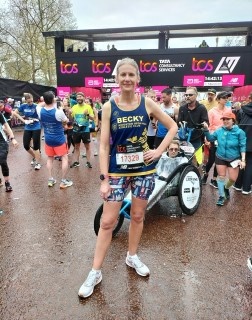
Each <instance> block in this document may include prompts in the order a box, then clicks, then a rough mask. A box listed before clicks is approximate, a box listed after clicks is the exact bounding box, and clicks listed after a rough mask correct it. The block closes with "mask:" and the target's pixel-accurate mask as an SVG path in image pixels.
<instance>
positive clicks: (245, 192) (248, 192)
mask: <svg viewBox="0 0 252 320" xmlns="http://www.w3.org/2000/svg"><path fill="white" fill-rule="evenodd" d="M250 193H252V190H250V191H243V190H242V194H250Z"/></svg>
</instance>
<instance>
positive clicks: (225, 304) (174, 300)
mask: <svg viewBox="0 0 252 320" xmlns="http://www.w3.org/2000/svg"><path fill="white" fill-rule="evenodd" d="M16 137H17V139H18V141H19V142H20V143H21V142H22V135H21V133H17V134H16ZM70 158H71V157H70ZM45 163H46V157H45V156H44V154H43V153H42V164H43V166H42V169H41V170H40V171H38V172H35V171H34V170H33V169H32V167H31V165H30V158H29V157H28V154H27V153H25V151H24V150H23V148H22V145H20V148H19V149H18V150H17V151H15V150H13V149H12V148H11V150H10V154H9V165H10V170H11V171H10V173H11V182H12V186H13V192H12V193H6V192H5V191H4V189H3V187H1V189H0V209H1V210H2V211H3V212H2V213H0V259H1V278H0V279H1V280H0V305H1V311H0V319H3V320H13V319H25V320H34V319H39V320H40V319H41V320H45V319H50V320H54V319H55V320H61V319H62V320H65V319H66V320H69V319H74V320H76V319H88V320H89V319H90V320H93V319H94V320H96V319H97V320H98V319H109V320H111V319H116V320H117V319H120V320H121V319H122V320H124V319H125V320H126V319H132V320H133V319H137V320H141V319H143V320H149V319H160V320H161V319H169V320H170V319H171V320H173V319H175V320H177V319H183V320H184V319H186V320H187V319H188V320H192V319H193V320H194V319H195V320H198V319H199V320H201V319H202V320H203V319H206V320H209V319H214V320H220V319H231V320H238V319H251V315H252V274H251V273H250V272H249V270H248V269H247V267H246V259H247V256H248V255H250V254H252V246H251V245H252V241H251V230H252V219H251V208H250V204H251V195H248V196H244V195H242V194H241V193H239V192H236V191H234V190H232V191H231V196H232V197H231V200H230V202H229V203H227V204H226V205H225V206H224V207H222V208H219V207H216V205H215V200H216V197H217V192H216V190H215V189H212V188H211V186H209V185H207V186H204V190H203V196H202V202H201V205H200V208H199V210H198V212H197V213H196V214H195V215H194V216H191V217H189V216H185V215H182V216H181V217H179V216H176V215H174V207H176V205H177V203H176V199H168V200H162V201H160V202H159V203H158V204H156V205H155V206H154V207H153V208H152V209H151V210H150V211H149V212H147V215H146V220H145V228H144V232H143V237H142V241H141V246H140V249H139V256H140V257H141V258H142V260H143V261H144V262H145V263H146V264H147V265H148V267H149V268H150V270H151V275H150V277H149V278H141V277H139V276H138V275H137V274H136V273H135V272H134V270H132V269H130V268H128V267H127V266H126V265H125V255H126V251H127V229H128V225H129V221H128V220H125V222H124V224H123V227H122V229H121V230H120V232H119V233H118V235H117V236H116V237H115V238H114V239H113V242H112V245H111V248H110V250H109V252H108V255H107V258H106V261H105V264H104V267H103V281H102V282H101V284H99V285H98V286H97V288H96V289H95V292H94V294H93V295H92V296H91V297H90V298H88V299H87V300H80V299H79V298H78V296H77V292H78V289H79V286H80V285H81V283H82V282H83V280H84V278H85V277H86V275H87V273H88V272H89V269H90V267H91V264H92V256H93V250H94V245H95V239H96V236H95V233H94V231H93V218H94V213H95V211H96V209H97V208H98V207H99V205H100V204H101V200H100V198H99V178H98V177H99V169H98V159H97V157H93V158H92V164H93V169H91V170H90V169H87V168H86V167H85V160H84V159H82V160H81V166H80V167H79V168H74V169H71V170H70V171H69V177H70V178H71V179H73V181H74V186H73V187H71V188H68V189H66V190H60V189H59V183H57V184H56V185H55V186H54V187H53V188H50V189H49V188H48V187H47V172H46V166H45ZM60 165H61V163H60V162H58V161H56V162H55V176H56V178H57V180H58V181H59V179H60ZM171 201H172V202H171ZM171 207H173V209H172V210H169V208H171ZM171 214H172V215H173V216H172V217H170V215H171Z"/></svg>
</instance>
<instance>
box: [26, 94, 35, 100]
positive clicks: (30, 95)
mask: <svg viewBox="0 0 252 320" xmlns="http://www.w3.org/2000/svg"><path fill="white" fill-rule="evenodd" d="M24 98H25V100H28V99H33V95H32V94H31V93H24Z"/></svg>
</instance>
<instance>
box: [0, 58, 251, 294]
mask: <svg viewBox="0 0 252 320" xmlns="http://www.w3.org/2000/svg"><path fill="white" fill-rule="evenodd" d="M139 81H140V72H139V68H138V65H137V63H136V62H135V61H134V60H133V59H130V58H125V59H122V60H121V61H120V62H119V63H118V64H117V66H116V82H117V83H118V85H119V87H120V94H115V95H114V96H112V97H111V98H110V99H109V101H107V102H106V103H105V104H104V105H103V106H102V107H101V104H100V103H97V104H95V103H93V101H92V99H90V98H87V97H85V96H84V94H83V93H82V92H78V93H77V94H76V96H75V97H70V96H66V97H64V99H63V100H60V99H59V98H58V97H55V95H54V93H53V92H51V91H48V92H45V93H44V94H43V96H42V97H41V99H40V100H41V101H40V102H39V103H38V104H35V103H34V102H33V96H32V95H31V94H25V95H24V101H23V102H24V103H22V104H21V105H20V106H19V107H18V108H17V109H16V110H15V111H13V110H10V109H8V108H7V109H6V110H5V112H7V113H8V112H9V113H10V115H11V117H15V118H17V119H19V120H20V121H22V122H23V123H24V133H23V147H24V149H25V150H26V151H27V152H28V153H29V154H30V156H31V164H32V165H33V166H34V169H35V170H40V168H41V164H40V155H41V131H42V132H44V140H45V142H44V145H45V150H44V152H45V154H46V155H47V170H48V187H53V186H54V185H55V184H56V182H57V181H56V178H55V177H54V176H53V172H52V171H53V161H54V160H55V159H59V160H61V161H62V176H61V181H60V188H61V189H65V188H67V187H70V186H72V185H73V182H72V181H71V180H70V179H68V178H67V173H68V170H70V169H73V170H75V169H74V168H77V167H79V166H80V156H81V143H83V148H84V150H85V152H84V154H83V157H86V167H87V168H88V169H92V164H91V149H92V150H93V152H94V153H93V154H94V156H96V155H98V141H97V134H98V132H99V131H100V135H99V157H100V159H102V161H100V173H101V174H100V180H101V186H100V196H101V198H102V199H103V200H104V204H103V215H102V221H101V226H100V230H99V234H98V237H97V242H96V247H95V252H94V258H93V264H92V269H91V271H90V272H89V274H88V276H87V278H86V280H85V281H84V283H83V284H82V286H81V287H80V289H79V293H78V294H79V296H80V297H84V298H86V297H88V296H90V295H91V294H92V293H93V290H94V287H95V286H96V285H97V284H98V283H99V282H101V280H102V273H101V268H102V265H103V262H104V259H105V257H106V253H107V251H108V248H109V245H110V242H111V238H112V231H113V227H114V225H115V223H116V220H117V218H118V214H119V211H120V208H121V204H122V201H123V199H124V197H125V194H126V192H127V190H128V189H129V188H130V189H131V193H132V199H131V201H132V205H131V213H130V215H131V220H130V226H129V241H128V252H127V254H126V259H125V263H126V264H127V265H128V266H129V267H131V268H134V269H135V271H136V272H137V273H138V274H139V275H141V276H148V275H149V274H150V270H149V268H148V267H147V266H146V265H145V264H144V263H143V262H142V261H141V260H140V258H139V257H138V255H137V250H138V246H139V242H140V239H141V234H142V230H143V221H144V215H145V210H146V207H147V203H148V198H149V197H150V195H151V193H152V191H153V190H154V187H155V179H154V178H155V172H156V165H157V162H158V160H159V159H161V161H164V159H166V158H173V157H175V156H176V154H177V152H178V150H179V142H178V139H179V135H178V127H179V126H182V125H183V126H184V125H185V124H186V126H187V128H188V129H189V131H188V132H187V136H186V137H185V138H186V139H187V140H189V141H190V143H191V144H192V145H193V147H194V148H195V149H196V150H198V149H200V148H202V146H203V148H204V149H203V151H202V152H203V153H204V155H205V163H204V166H205V168H204V174H203V176H202V184H206V183H207V180H208V176H209V173H210V170H211V168H212V166H214V169H213V177H212V179H211V180H210V185H211V186H213V187H214V188H217V189H218V192H219V197H218V200H217V202H216V204H217V205H218V206H223V205H224V204H225V203H226V201H228V200H229V199H230V191H229V189H230V187H232V186H233V188H234V190H236V191H238V192H239V191H240V192H241V193H242V194H243V195H249V194H251V193H252V190H251V185H252V143H251V139H249V138H250V137H251V135H252V127H251V126H252V93H251V94H250V96H249V102H248V103H247V104H246V105H244V106H241V105H240V106H237V105H235V104H234V106H233V108H232V106H230V103H229V102H230V97H231V94H230V93H229V92H219V93H218V94H217V92H216V90H215V89H209V90H208V92H207V99H205V100H202V101H198V91H197V88H196V87H187V88H186V92H185V94H184V96H183V103H182V104H180V103H179V101H178V99H177V97H176V95H174V93H173V90H172V89H170V88H165V89H164V90H163V91H162V92H161V101H160V103H159V101H158V99H157V95H156V92H155V91H154V90H152V89H150V90H149V91H148V92H147V93H146V95H139V94H136V92H135V89H136V87H137V86H138V84H139ZM2 105H3V102H2V101H1V100H0V111H1V110H3V108H2ZM1 108H2V109H1ZM101 113H102V117H101ZM101 120H102V121H101ZM174 138H176V139H175V140H174ZM9 142H11V143H12V144H13V145H14V146H17V145H18V143H17V141H16V140H15V137H14V133H13V131H12V129H11V127H10V125H9V119H8V118H7V119H6V114H5V113H4V112H2V111H1V112H0V165H1V169H2V175H3V178H4V182H5V187H6V191H7V192H9V191H11V190H12V187H11V186H10V181H9V167H8V164H7V155H8V147H9ZM91 146H92V147H91ZM71 147H72V153H73V157H72V158H73V161H72V163H70V164H69V160H68V158H69V157H68V156H69V152H70V149H71ZM167 148H168V149H167ZM195 164H196V165H198V164H197V161H196V162H195ZM161 167H162V172H163V171H164V170H163V168H164V167H165V165H164V164H162V166H161ZM0 184H3V182H2V180H0ZM248 266H249V268H251V270H252V260H251V259H249V260H248Z"/></svg>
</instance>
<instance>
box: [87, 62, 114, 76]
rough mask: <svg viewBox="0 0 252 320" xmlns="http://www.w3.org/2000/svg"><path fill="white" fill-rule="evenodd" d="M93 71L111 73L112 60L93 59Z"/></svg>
mask: <svg viewBox="0 0 252 320" xmlns="http://www.w3.org/2000/svg"><path fill="white" fill-rule="evenodd" d="M92 71H93V73H110V72H111V68H110V62H105V63H104V62H95V60H92Z"/></svg>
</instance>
